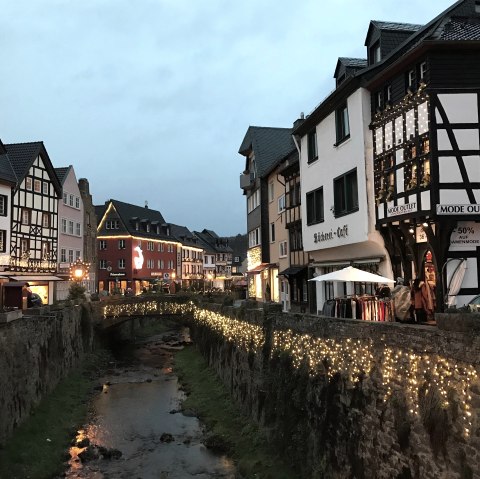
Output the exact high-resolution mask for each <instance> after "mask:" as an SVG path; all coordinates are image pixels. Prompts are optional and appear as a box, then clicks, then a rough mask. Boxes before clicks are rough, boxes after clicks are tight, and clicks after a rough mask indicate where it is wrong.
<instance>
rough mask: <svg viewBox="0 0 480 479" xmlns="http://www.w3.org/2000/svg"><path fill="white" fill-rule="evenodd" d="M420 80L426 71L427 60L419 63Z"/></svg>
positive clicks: (423, 77)
mask: <svg viewBox="0 0 480 479" xmlns="http://www.w3.org/2000/svg"><path fill="white" fill-rule="evenodd" d="M419 70H420V80H424V79H425V74H426V73H427V62H422V63H420V68H419Z"/></svg>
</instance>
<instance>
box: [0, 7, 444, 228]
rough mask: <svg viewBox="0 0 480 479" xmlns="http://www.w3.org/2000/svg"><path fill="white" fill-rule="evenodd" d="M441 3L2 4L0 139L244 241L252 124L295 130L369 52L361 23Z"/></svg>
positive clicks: (109, 193)
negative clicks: (347, 60) (31, 147)
mask: <svg viewBox="0 0 480 479" xmlns="http://www.w3.org/2000/svg"><path fill="white" fill-rule="evenodd" d="M452 3H453V2H452V1H446V0H424V1H422V2H418V1H413V0H402V1H401V2H400V1H398V0H296V1H295V2H294V1H286V0H243V1H236V2H234V1H225V0H224V1H220V0H203V1H200V0H129V1H127V0H81V1H74V0H70V1H66V0H38V1H37V0H15V1H13V0H0V5H1V12H2V24H1V26H0V53H1V54H0V58H1V65H2V66H1V74H0V139H1V140H2V141H3V142H4V143H20V142H28V141H38V140H42V141H43V142H44V143H45V146H46V148H47V151H48V153H49V156H50V158H51V160H52V162H53V164H54V166H55V167H62V166H68V165H70V164H71V165H73V166H74V169H75V172H76V175H77V178H82V177H86V178H88V180H89V181H90V189H91V193H92V195H93V199H94V203H95V204H102V203H104V202H105V201H106V200H108V199H109V198H114V199H117V200H120V201H125V202H128V203H133V204H136V205H141V206H143V205H144V204H145V201H148V204H149V207H150V208H153V209H156V210H160V211H161V213H162V214H163V216H164V217H165V219H166V221H168V222H170V223H176V224H179V225H183V226H187V227H188V228H189V229H190V230H201V229H203V228H209V229H213V230H215V231H216V232H217V233H218V234H219V235H221V236H223V235H233V234H237V233H246V208H245V197H244V196H243V195H242V191H241V190H240V187H239V175H240V173H241V172H242V171H243V169H244V166H245V161H244V157H243V156H241V155H239V154H238V149H239V146H240V144H241V142H242V140H243V137H244V135H245V132H246V130H247V128H248V126H249V125H256V126H274V127H291V126H292V124H293V121H294V120H295V119H296V118H297V117H298V116H299V114H300V112H305V114H308V113H309V112H310V111H311V110H313V109H314V108H315V106H316V105H317V104H318V103H320V102H321V100H322V99H323V98H324V97H325V96H326V95H327V94H328V93H329V92H330V91H331V90H332V89H333V88H334V81H333V78H332V77H333V72H334V69H335V66H336V61H337V58H338V57H363V58H364V57H366V52H365V47H364V42H365V36H366V33H367V29H368V25H369V21H370V20H372V19H374V20H390V21H397V22H409V23H426V22H428V21H430V20H431V19H433V18H434V17H435V16H436V15H438V14H439V13H441V12H442V11H443V10H444V9H445V8H447V7H448V6H450V5H451V4H452Z"/></svg>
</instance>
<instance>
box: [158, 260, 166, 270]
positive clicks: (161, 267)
mask: <svg viewBox="0 0 480 479" xmlns="http://www.w3.org/2000/svg"><path fill="white" fill-rule="evenodd" d="M158 267H159V268H160V269H164V268H165V262H164V261H163V259H160V260H158Z"/></svg>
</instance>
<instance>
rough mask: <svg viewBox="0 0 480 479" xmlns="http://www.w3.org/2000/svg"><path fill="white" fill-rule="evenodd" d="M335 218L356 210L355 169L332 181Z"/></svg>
mask: <svg viewBox="0 0 480 479" xmlns="http://www.w3.org/2000/svg"><path fill="white" fill-rule="evenodd" d="M333 194H334V202H335V206H334V208H335V216H336V217H337V216H343V215H346V214H349V213H352V212H354V211H357V210H358V186H357V169H356V168H355V169H354V170H352V171H349V172H348V173H346V174H345V175H342V176H339V177H338V178H335V179H334V180H333Z"/></svg>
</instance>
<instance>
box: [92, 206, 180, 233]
mask: <svg viewBox="0 0 480 479" xmlns="http://www.w3.org/2000/svg"><path fill="white" fill-rule="evenodd" d="M110 203H112V205H113V206H114V207H115V210H116V211H117V213H118V216H119V218H120V220H121V221H122V223H123V224H124V225H125V228H126V230H127V232H128V233H129V234H130V235H132V236H142V237H145V238H152V239H163V240H168V241H173V240H175V238H174V237H172V235H167V234H166V231H165V229H164V228H162V229H161V230H160V233H157V232H156V228H151V229H150V231H146V228H144V227H143V228H142V226H141V225H146V224H147V223H149V224H151V225H157V224H158V225H160V226H167V225H166V223H165V220H164V218H163V216H162V214H161V213H160V211H157V210H152V209H151V208H145V207H142V206H137V205H132V204H130V203H124V202H123V201H118V200H113V199H111V200H109V201H107V202H106V203H105V205H100V206H95V213H96V215H97V221H98V224H100V222H101V220H102V218H103V217H104V215H105V213H106V210H107V208H108V206H109V204H110ZM137 222H138V223H139V225H140V229H139V230H136V229H135V224H136V223H137ZM110 233H111V231H110ZM120 233H121V232H120V231H119V234H120Z"/></svg>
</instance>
